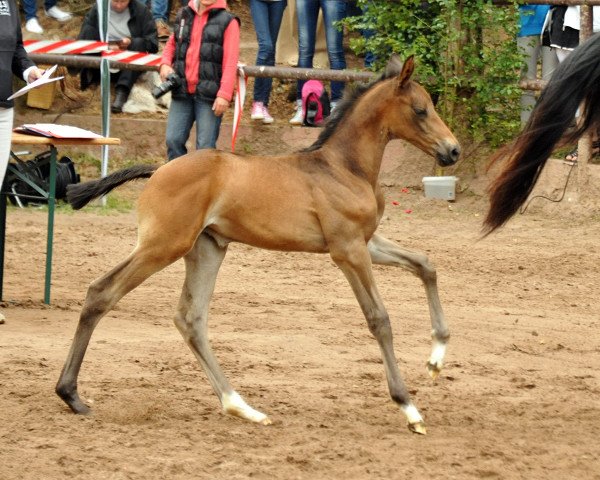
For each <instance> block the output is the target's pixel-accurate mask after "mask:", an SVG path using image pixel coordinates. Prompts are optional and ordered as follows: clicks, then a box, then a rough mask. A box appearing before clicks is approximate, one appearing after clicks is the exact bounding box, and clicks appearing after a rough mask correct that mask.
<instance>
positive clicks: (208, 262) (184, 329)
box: [175, 233, 271, 425]
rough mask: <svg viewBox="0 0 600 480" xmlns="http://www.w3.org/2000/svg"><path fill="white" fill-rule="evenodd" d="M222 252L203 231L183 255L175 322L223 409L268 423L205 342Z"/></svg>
mask: <svg viewBox="0 0 600 480" xmlns="http://www.w3.org/2000/svg"><path fill="white" fill-rule="evenodd" d="M226 252H227V247H226V246H219V245H218V243H217V241H216V240H214V239H213V238H212V237H210V236H209V235H207V234H205V233H203V234H201V235H200V237H199V238H198V240H197V241H196V244H195V245H194V248H193V249H192V250H191V251H190V252H189V253H188V254H187V255H186V256H185V257H184V259H185V271H186V275H185V283H184V285H183V290H182V292H181V299H180V300H179V306H178V308H177V314H176V316H175V325H176V326H177V329H178V330H179V331H180V332H181V334H182V335H183V338H184V339H185V341H186V343H187V344H188V345H189V347H190V348H191V350H192V352H194V355H195V356H196V358H197V359H198V361H199V362H200V364H201V365H202V368H203V369H204V371H205V372H206V375H207V376H208V380H209V382H210V384H211V385H212V387H213V390H214V391H215V393H216V394H217V396H218V397H219V400H220V401H221V405H222V406H223V411H224V412H225V413H227V414H229V415H234V416H237V417H241V418H245V419H246V420H250V421H251V422H255V423H261V424H263V425H269V424H270V423H271V420H270V419H269V417H267V416H266V415H265V414H264V413H262V412H259V411H258V410H255V409H253V408H252V407H250V406H249V405H248V404H247V403H246V402H245V401H244V399H243V398H242V397H241V396H240V395H239V394H238V393H237V392H236V391H235V390H234V389H233V388H232V387H231V385H230V384H229V381H228V380H227V377H226V376H225V374H224V373H223V370H222V369H221V367H220V366H219V363H218V362H217V359H216V358H215V355H214V353H213V351H212V348H211V347H210V344H209V342H208V309H209V303H210V299H211V297H212V294H213V291H214V288H215V282H216V279H217V273H218V272H219V268H220V267H221V263H222V262H223V258H224V257H225V253H226Z"/></svg>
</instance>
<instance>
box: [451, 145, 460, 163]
mask: <svg viewBox="0 0 600 480" xmlns="http://www.w3.org/2000/svg"><path fill="white" fill-rule="evenodd" d="M459 157H460V147H459V146H456V147H454V148H453V149H452V150H451V151H450V158H452V160H453V161H454V162H456V161H458V159H459Z"/></svg>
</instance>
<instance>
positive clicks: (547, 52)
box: [542, 47, 558, 80]
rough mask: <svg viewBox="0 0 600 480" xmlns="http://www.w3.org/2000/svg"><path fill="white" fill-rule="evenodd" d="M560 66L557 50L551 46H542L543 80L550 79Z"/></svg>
mask: <svg viewBox="0 0 600 480" xmlns="http://www.w3.org/2000/svg"><path fill="white" fill-rule="evenodd" d="M556 67H558V57H557V56H556V52H555V51H554V50H553V49H552V48H550V47H542V80H550V77H551V76H552V74H553V73H554V70H555V69H556Z"/></svg>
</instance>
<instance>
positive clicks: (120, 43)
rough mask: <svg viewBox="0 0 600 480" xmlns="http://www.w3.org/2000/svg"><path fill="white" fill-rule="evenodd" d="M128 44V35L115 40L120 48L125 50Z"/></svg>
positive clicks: (129, 42)
mask: <svg viewBox="0 0 600 480" xmlns="http://www.w3.org/2000/svg"><path fill="white" fill-rule="evenodd" d="M129 45H131V38H129V37H124V38H122V39H121V40H120V41H118V42H117V46H118V47H119V49H120V50H127V49H128V48H129Z"/></svg>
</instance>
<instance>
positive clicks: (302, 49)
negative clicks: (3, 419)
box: [290, 0, 347, 125]
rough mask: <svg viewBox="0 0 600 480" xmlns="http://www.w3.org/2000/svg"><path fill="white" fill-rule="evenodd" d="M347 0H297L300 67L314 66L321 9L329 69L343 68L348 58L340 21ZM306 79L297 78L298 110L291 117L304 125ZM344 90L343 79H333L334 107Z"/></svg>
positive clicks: (344, 12)
mask: <svg viewBox="0 0 600 480" xmlns="http://www.w3.org/2000/svg"><path fill="white" fill-rule="evenodd" d="M346 7H347V2H346V0H296V13H297V15H298V67H300V68H313V57H314V54H315V38H316V32H317V19H318V17H319V10H322V12H323V22H324V24H325V39H326V41H327V56H328V58H329V68H331V69H332V70H344V69H345V68H346V57H345V55H344V42H343V41H344V34H343V31H342V27H341V26H339V25H338V22H340V21H341V20H343V19H344V18H345V17H346ZM305 82H306V80H298V86H297V93H296V112H295V113H294V116H293V117H292V118H291V120H290V123H291V124H292V125H302V122H303V120H304V112H303V110H302V87H303V86H304V83H305ZM343 93H344V82H331V110H332V111H333V109H334V108H335V107H336V104H337V102H338V101H339V100H340V99H341V98H342V95H343Z"/></svg>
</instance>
